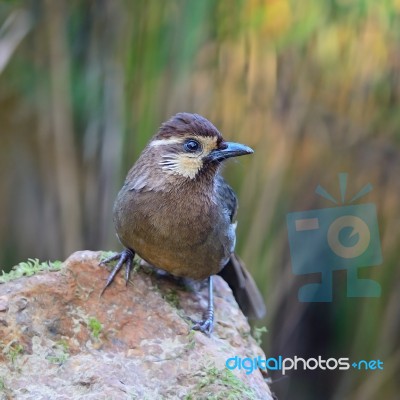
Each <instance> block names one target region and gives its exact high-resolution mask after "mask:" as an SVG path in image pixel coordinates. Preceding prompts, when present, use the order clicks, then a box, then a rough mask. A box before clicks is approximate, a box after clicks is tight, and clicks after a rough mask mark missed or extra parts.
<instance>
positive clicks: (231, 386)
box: [185, 365, 256, 400]
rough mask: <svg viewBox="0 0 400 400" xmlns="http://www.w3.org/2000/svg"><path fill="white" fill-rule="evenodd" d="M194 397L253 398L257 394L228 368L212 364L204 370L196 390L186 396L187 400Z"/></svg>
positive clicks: (217, 398) (236, 399)
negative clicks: (220, 367)
mask: <svg viewBox="0 0 400 400" xmlns="http://www.w3.org/2000/svg"><path fill="white" fill-rule="evenodd" d="M192 399H196V400H200V399H207V400H245V399H246V400H253V399H256V394H255V392H254V390H253V389H252V388H251V387H250V386H248V385H246V384H245V383H243V382H242V381H241V380H240V379H239V378H238V377H236V375H235V374H234V373H233V372H231V371H230V370H228V369H227V368H224V369H218V368H217V367H216V366H215V365H212V366H210V367H208V368H206V369H205V370H204V371H203V372H202V377H201V378H200V380H199V382H198V384H197V385H196V387H195V388H194V391H193V392H192V393H189V394H187V395H186V396H185V400H192Z"/></svg>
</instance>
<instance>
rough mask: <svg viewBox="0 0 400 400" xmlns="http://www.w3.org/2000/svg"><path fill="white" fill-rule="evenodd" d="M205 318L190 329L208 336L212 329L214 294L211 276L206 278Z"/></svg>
mask: <svg viewBox="0 0 400 400" xmlns="http://www.w3.org/2000/svg"><path fill="white" fill-rule="evenodd" d="M206 315H207V318H206V319H205V320H203V321H199V322H197V323H196V324H195V325H194V326H193V328H192V329H194V330H196V331H201V332H203V333H206V334H207V335H210V334H211V332H212V330H213V327H214V294H213V281H212V276H209V277H208V308H207V314H206Z"/></svg>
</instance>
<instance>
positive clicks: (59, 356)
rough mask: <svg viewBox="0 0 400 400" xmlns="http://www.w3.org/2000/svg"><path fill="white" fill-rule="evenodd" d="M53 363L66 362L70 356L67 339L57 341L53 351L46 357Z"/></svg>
mask: <svg viewBox="0 0 400 400" xmlns="http://www.w3.org/2000/svg"><path fill="white" fill-rule="evenodd" d="M46 358H47V360H49V361H50V362H51V363H52V364H58V365H61V364H64V363H65V361H67V360H68V358H69V345H68V342H67V341H66V340H59V341H58V342H56V344H55V346H54V348H53V353H52V354H51V355H49V356H47V357H46Z"/></svg>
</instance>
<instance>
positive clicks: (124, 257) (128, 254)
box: [100, 249, 135, 296]
mask: <svg viewBox="0 0 400 400" xmlns="http://www.w3.org/2000/svg"><path fill="white" fill-rule="evenodd" d="M134 257H135V252H134V251H132V250H130V249H124V250H123V251H122V252H121V253H118V254H116V255H114V256H111V257H108V258H106V259H105V260H103V261H101V262H100V265H106V264H108V263H109V262H111V261H115V260H118V262H117V265H116V266H115V267H114V268H113V270H112V271H111V273H110V275H108V278H107V282H106V284H105V286H104V288H103V290H102V291H101V293H100V296H102V295H103V293H104V291H105V290H106V289H107V288H108V286H110V284H111V282H112V281H113V280H114V278H115V275H117V273H118V271H119V270H120V269H121V268H122V266H123V265H124V264H126V270H125V281H126V284H128V280H129V275H130V273H131V269H132V264H133V258H134Z"/></svg>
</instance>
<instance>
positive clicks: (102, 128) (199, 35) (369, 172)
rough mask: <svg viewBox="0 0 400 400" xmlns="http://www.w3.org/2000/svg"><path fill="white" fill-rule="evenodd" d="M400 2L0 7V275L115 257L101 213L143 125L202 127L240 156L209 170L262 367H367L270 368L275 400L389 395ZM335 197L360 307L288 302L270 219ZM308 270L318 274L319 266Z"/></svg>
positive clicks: (141, 1) (337, 300)
mask: <svg viewBox="0 0 400 400" xmlns="http://www.w3.org/2000/svg"><path fill="white" fill-rule="evenodd" d="M399 106H400V1H399V0H380V1H375V0H326V1H320V0H302V1H297V0H264V1H261V0H247V1H244V0H229V1H228V0H226V1H223V0H217V1H215V0H202V1H197V0H170V1H159V0H135V1H128V0H126V1H124V0H114V1H111V0H108V1H107V0H103V1H101V0H99V1H90V0H85V1H79V0H68V1H61V0H31V1H30V0H26V1H1V2H0V132H1V133H0V138H1V146H0V215H1V224H0V266H1V269H4V270H8V269H9V268H10V267H12V266H13V265H15V264H17V263H18V262H20V261H23V260H25V259H27V258H28V257H30V258H35V257H38V258H40V259H43V260H47V259H61V260H62V259H64V258H65V257H67V256H68V255H69V254H70V253H72V252H74V251H76V250H81V249H92V250H100V249H102V250H119V249H120V248H121V247H120V245H119V244H118V242H117V240H116V238H115V235H114V228H113V224H112V205H113V201H114V199H115V197H116V194H117V192H118V190H119V188H120V187H121V185H122V183H123V180H124V177H125V175H126V173H127V171H128V169H129V167H130V166H131V165H132V164H133V163H134V161H135V160H136V158H137V156H138V155H139V153H140V152H141V150H142V149H143V147H144V146H145V144H146V143H147V141H148V140H149V138H150V137H151V136H152V135H153V134H154V133H155V132H156V130H157V128H158V127H159V126H160V124H161V122H163V121H164V120H166V119H167V118H169V117H170V116H171V115H173V114H175V113H176V112H179V111H188V112H196V113H199V114H202V115H204V116H205V117H207V118H208V119H210V120H211V121H212V122H213V123H214V124H215V125H216V126H217V127H218V128H219V129H220V130H221V132H222V133H223V135H224V136H225V138H227V139H229V140H234V141H239V142H243V143H246V144H247V145H249V146H251V147H253V148H254V149H255V154H254V156H251V157H243V158H240V159H238V160H237V161H231V162H229V163H228V165H227V166H226V168H225V176H226V178H227V180H228V181H229V182H230V183H231V185H232V186H233V187H234V189H235V190H236V191H237V193H238V195H239V203H240V210H239V226H238V244H237V250H238V253H239V254H240V255H241V257H242V258H243V259H244V260H245V262H246V264H247V265H248V267H249V269H250V270H251V271H252V273H253V275H254V276H255V278H256V281H257V283H258V285H259V287H260V289H261V290H262V292H263V294H264V296H265V299H266V303H267V307H268V315H267V317H266V319H265V320H264V321H261V323H259V325H265V326H266V327H267V329H268V333H266V334H264V337H263V339H264V341H263V347H264V350H265V352H266V355H267V356H268V357H272V356H278V355H282V356H283V357H293V356H294V355H297V356H301V357H315V356H318V355H321V356H322V357H325V358H330V357H349V358H350V359H353V360H358V359H367V360H369V359H380V360H382V361H383V362H384V370H383V371H357V370H353V369H351V370H349V371H320V370H315V371H306V372H302V371H300V370H299V371H292V372H289V373H288V374H287V376H286V377H284V378H282V376H281V374H280V373H279V372H273V371H272V372H271V378H272V381H273V383H272V385H271V389H272V390H273V391H274V392H275V393H276V395H277V396H278V398H279V399H307V400H309V399H311V400H312V399H316V400H321V399H324V400H325V399H335V400H336V399H357V400H358V399H360V400H361V399H362V400H368V399H378V398H379V399H398V398H399V392H400V380H399V379H398V376H399V373H400V346H399V344H400V313H399V305H400V269H399V268H398V257H399V255H400V250H399V240H400V212H399V202H400V179H399V176H400V158H399V154H400V111H399ZM342 172H347V173H348V174H349V175H348V188H347V192H348V194H347V195H346V196H348V197H346V198H351V197H352V196H354V194H356V193H357V192H358V191H359V190H360V189H361V188H362V187H363V186H364V185H366V184H367V183H371V184H372V186H373V187H374V189H373V191H372V192H370V193H369V194H367V195H366V196H365V197H363V198H361V199H359V201H358V202H359V203H366V202H369V203H374V204H375V205H376V207H377V214H378V223H379V231H380V239H381V246H382V254H383V263H382V264H381V265H379V266H373V267H370V268H363V269H360V271H359V275H360V276H362V277H366V278H370V279H374V280H376V281H377V282H379V283H380V285H381V288H382V294H381V296H380V297H377V298H368V297H366V298H348V297H347V294H346V271H338V272H335V273H334V278H333V289H334V290H333V292H334V298H333V301H332V302H330V303H317V302H314V303H313V302H311V303H301V302H299V300H298V297H297V296H298V290H299V288H300V287H302V286H303V285H304V284H305V283H309V282H318V280H319V279H320V278H319V276H318V274H314V275H313V276H307V275H294V274H293V272H292V266H291V260H290V252H289V243H288V231H287V227H286V214H287V213H289V212H292V211H303V210H312V209H319V208H327V207H332V206H333V204H332V203H331V202H329V201H328V200H326V199H324V198H322V197H320V196H317V195H316V194H315V188H316V187H317V185H318V184H320V185H322V186H323V187H324V188H325V189H326V190H327V191H328V192H329V193H331V194H332V196H334V197H336V198H340V191H339V181H338V178H337V177H338V174H339V173H342ZM323 267H324V266H321V267H320V268H321V269H322V268H323Z"/></svg>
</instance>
